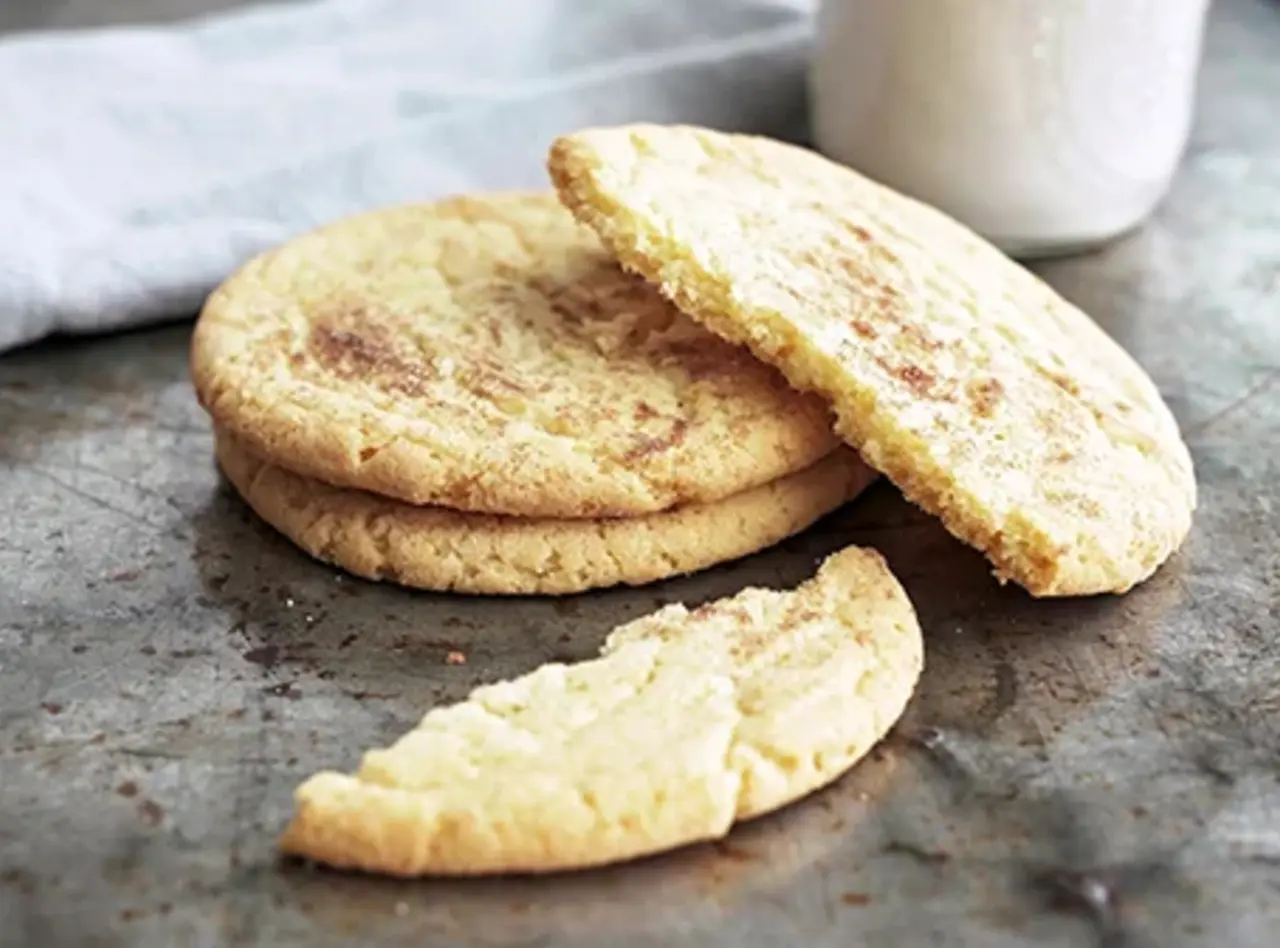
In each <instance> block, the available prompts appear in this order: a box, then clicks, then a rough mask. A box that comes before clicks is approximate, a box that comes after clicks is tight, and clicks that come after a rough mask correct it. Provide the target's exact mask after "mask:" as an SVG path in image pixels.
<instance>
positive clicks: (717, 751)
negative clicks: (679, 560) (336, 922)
mask: <svg viewBox="0 0 1280 948" xmlns="http://www.w3.org/2000/svg"><path fill="white" fill-rule="evenodd" d="M922 663H923V658H922V643H921V635H920V628H919V625H918V622H917V619H916V616H915V613H914V610H913V609H912V607H911V604H910V602H909V601H908V599H907V597H906V594H905V593H904V592H903V590H902V588H901V586H900V585H899V584H898V582H897V580H896V579H894V577H893V575H892V574H891V573H890V572H889V570H888V567H887V566H886V565H885V563H884V561H883V560H882V559H881V557H880V556H879V555H878V554H876V553H874V552H872V551H869V550H863V549H859V548H854V547H850V548H847V549H845V550H842V551H841V552H839V553H836V554H834V555H832V556H831V557H829V558H828V559H827V560H826V561H825V562H824V563H823V565H822V566H821V568H820V569H819V570H818V573H817V575H816V576H815V577H814V578H813V579H811V580H809V581H808V582H807V583H805V584H804V585H802V586H800V587H799V588H797V589H796V590H794V591H789V592H776V591H771V590H764V589H754V588H753V589H747V590H744V591H742V592H740V593H739V594H737V595H736V596H733V597H732V598H728V599H722V600H718V601H716V602H712V603H708V604H706V605H703V606H699V607H698V608H695V609H692V610H690V609H687V608H685V607H684V606H680V605H673V606H667V607H665V608H663V609H661V610H659V611H658V612H655V613H653V614H651V615H648V616H645V617H643V618H640V619H637V620H635V621H633V622H630V623H627V624H626V625H623V626H619V627H618V628H617V629H615V630H614V631H613V633H612V634H610V636H609V637H608V639H607V641H606V643H605V645H604V648H603V649H602V651H601V656H600V657H599V658H597V659H594V660H591V661H586V662H581V663H578V664H574V665H563V664H548V665H544V666H542V667H541V668H539V669H537V670H536V671H534V672H531V673H530V674H528V675H525V676H523V677H520V678H517V679H514V680H511V681H506V682H500V683H497V684H492V685H486V686H483V687H480V688H477V689H476V690H475V691H473V692H472V693H471V695H470V696H469V697H468V699H467V700H466V701H464V702H462V703H459V704H455V705H452V706H448V707H441V708H437V709H433V710H432V711H430V712H428V713H427V715H426V716H425V717H424V718H423V719H422V721H421V723H420V724H419V725H418V726H417V727H416V728H415V729H414V730H412V731H410V732H409V733H408V734H406V735H405V736H404V737H402V738H400V739H399V740H398V741H396V742H395V743H394V744H393V745H392V746H391V747H389V748H386V749H382V750H374V751H370V752H368V753H366V754H365V755H364V758H363V761H362V762H361V764H360V767H359V769H358V771H357V772H356V773H355V774H351V775H348V774H341V773H336V772H325V773H320V774H317V775H315V776H313V777H311V778H310V779H309V780H307V781H306V782H305V783H303V784H302V786H301V787H299V788H298V790H297V792H296V794H295V802H296V812H295V815H294V817H293V819H292V821H291V823H290V824H289V825H288V827H287V828H286V829H285V831H284V833H283V834H282V836H281V838H280V847H281V849H282V850H283V851H284V852H286V853H291V854H295V855H301V856H307V857H310V858H313V859H316V860H318V861H321V862H324V863H327V864H329V865H332V866H336V867H339V868H358V869H363V870H366V871H371V872H378V873H385V874H390V875H399V876H415V875H478V874H486V873H501V872H550V871H555V870H562V869H573V868H582V867H587V866H596V865H602V864H606V863H611V862H617V861H620V860H625V859H630V858H635V857H639V856H643V855H647V854H651V853H655V852H660V851H662V850H667V849H672V848H675V847H678V846H681V845H684V844H687V843H693V842H697V841H701V840H707V839H714V838H718V837H722V836H724V835H725V834H726V833H728V832H729V830H730V828H731V827H732V825H733V824H734V823H735V822H737V821H741V820H746V819H750V818H752V817H755V816H759V815H761V814H763V813H767V812H769V811H771V810H774V809H776V808H778V807H781V806H783V805H785V804H787V803H789V802H792V801H794V800H797V799H799V798H800V797H803V796H805V795H806V794H808V793H810V792H812V791H814V790H816V789H818V788H820V787H822V786H824V785H825V784H827V783H830V782H831V781H832V780H834V779H836V778H837V777H838V776H840V775H841V774H842V773H844V772H845V771H846V770H847V769H848V768H849V767H851V766H852V765H853V764H854V763H855V762H856V761H857V760H859V759H860V758H861V757H863V756H864V755H865V754H866V753H867V752H868V751H869V750H870V749H871V748H872V747H873V746H874V745H875V744H876V742H877V741H879V740H880V739H881V738H882V737H883V736H884V735H885V734H886V733H887V732H888V730H889V729H890V728H891V727H892V726H893V724H894V723H895V722H896V721H897V720H898V718H899V717H900V716H901V714H902V712H903V710H904V708H905V706H906V704H907V702H908V700H909V698H910V696H911V694H912V692H913V690H914V688H915V684H916V681H917V680H918V677H919V674H920V670H921V667H922Z"/></svg>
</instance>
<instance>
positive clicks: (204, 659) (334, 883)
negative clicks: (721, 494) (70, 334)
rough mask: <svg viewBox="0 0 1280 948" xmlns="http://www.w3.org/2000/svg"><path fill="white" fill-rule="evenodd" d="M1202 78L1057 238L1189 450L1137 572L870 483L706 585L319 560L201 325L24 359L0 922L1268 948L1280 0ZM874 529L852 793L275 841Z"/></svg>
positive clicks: (1278, 739) (1277, 558) (10, 376)
mask: <svg viewBox="0 0 1280 948" xmlns="http://www.w3.org/2000/svg"><path fill="white" fill-rule="evenodd" d="M189 5H190V4H189ZM214 5H215V4H213V3H206V4H205V6H209V7H212V6H214ZM19 6H21V5H19ZM67 6H69V5H67V4H62V5H58V4H52V5H48V8H49V9H51V10H57V9H60V8H65V7H67ZM70 6H74V5H70ZM81 6H83V7H84V8H85V9H86V10H88V9H90V7H92V9H93V10H95V11H100V10H101V9H102V8H104V7H108V6H110V4H106V3H101V2H99V3H95V4H81ZM115 6H116V8H117V9H118V10H119V11H121V12H125V11H126V8H128V7H130V6H133V7H136V8H139V9H141V8H144V7H147V6H148V5H147V4H129V3H126V2H117V3H116V4H115ZM150 6H151V7H156V6H157V5H156V4H151V5H150ZM31 9H32V10H35V9H36V6H34V5H33V6H32V7H31ZM6 10H10V8H9V7H6ZM64 12H65V11H64ZM144 12H145V11H144ZM58 15H61V14H58ZM95 15H96V14H95ZM35 22H38V19H37V18H36V15H35V14H32V18H31V20H30V22H29V23H27V24H26V25H32V24H34V23H35ZM9 25H11V26H13V25H18V21H17V19H16V18H14V19H11V22H10V24H9ZM1202 94H1203V105H1202V108H1201V114H1200V119H1199V122H1198V126H1197V130H1196V133H1195V141H1194V144H1193V146H1192V148H1191V151H1190V153H1189V155H1188V158H1187V163H1186V168H1185V170H1184V173H1183V174H1182V175H1181V177H1180V178H1179V180H1178V182H1177V185H1176V187H1175V190H1174V193H1173V195H1172V196H1171V198H1170V199H1169V201H1168V202H1167V204H1166V205H1165V207H1164V208H1163V209H1162V210H1161V212H1160V213H1159V215H1158V217H1157V219H1156V220H1154V221H1153V222H1152V223H1151V224H1150V225H1149V226H1148V227H1146V228H1145V229H1143V230H1142V231H1141V232H1139V233H1137V234H1135V235H1133V236H1131V237H1130V238H1128V239H1126V240H1124V241H1122V242H1120V243H1118V244H1116V245H1114V246H1112V247H1110V248H1108V249H1107V250H1106V251H1105V252H1102V253H1099V254H1095V255H1092V256H1088V257H1081V258H1076V259H1072V260H1064V261H1059V262H1055V263H1050V264H1045V265H1044V266H1043V267H1042V268H1041V269H1042V272H1043V273H1044V274H1045V275H1046V276H1047V277H1048V278H1049V279H1050V280H1051V281H1052V282H1053V283H1054V284H1055V285H1057V286H1058V287H1060V288H1061V289H1062V290H1063V291H1064V292H1065V293H1066V294H1067V295H1068V296H1070V297H1072V298H1073V299H1075V300H1077V301H1078V302H1080V303H1082V304H1083V305H1084V306H1085V307H1086V308H1088V309H1089V310H1090V311H1092V312H1093V313H1094V314H1096V316H1097V317H1098V319H1099V320H1100V321H1101V322H1102V323H1103V324H1104V325H1105V326H1106V327H1107V328H1108V329H1109V330H1110V331H1111V332H1112V333H1114V334H1115V335H1116V336H1117V337H1118V338H1119V339H1120V340H1121V341H1122V342H1123V343H1124V344H1125V345H1126V346H1127V347H1128V348H1129V349H1130V350H1131V351H1133V352H1134V353H1135V354H1136V355H1137V356H1138V358H1139V359H1140V360H1141V361H1142V362H1143V363H1144V364H1145V365H1146V366H1147V367H1148V369H1149V370H1150V371H1151V373H1152V374H1153V376H1154V377H1155V379H1156V381H1157V382H1158V383H1159V385H1160V387H1161V389H1162V391H1163V392H1164V393H1165V395H1166V397H1167V398H1168V399H1169V402H1170V404H1171V405H1172V407H1173V408H1174V410H1175V411H1176V413H1177V415H1178V417H1179V419H1180V421H1181V422H1182V424H1183V425H1184V427H1185V430H1186V432H1187V435H1188V438H1189V440H1190V442H1191V444H1192V446H1193V450H1194V456H1195V461H1196V464H1197V469H1198V475H1199V479H1200V483H1201V497H1202V507H1201V511H1200V513H1199V516H1198V519H1197V522H1196V526H1195V529H1194V532H1193V535H1192V537H1191V538H1190V540H1189V542H1188V544H1187V546H1186V548H1185V550H1184V551H1183V552H1182V553H1181V554H1180V555H1179V556H1178V557H1177V558H1176V559H1175V560H1174V561H1172V562H1171V563H1170V564H1169V565H1168V566H1167V567H1166V568H1165V569H1164V570H1163V571H1162V572H1161V573H1160V574H1159V575H1158V576H1157V577H1156V578H1155V579H1154V580H1152V581H1151V582H1150V583H1149V584H1147V585H1145V586H1143V587H1141V588H1140V589H1138V590H1137V591H1135V592H1134V593H1132V594H1131V595H1129V596H1127V597H1124V598H1119V599H1113V598H1107V599H1098V600H1090V601H1072V602H1033V601H1031V600H1029V599H1028V598H1027V597H1026V596H1024V595H1022V594H1020V593H1019V592H1017V591H1016V590H1013V589H1000V588H998V587H997V586H996V584H995V583H994V582H993V581H992V580H991V579H989V578H988V575H987V571H986V569H985V567H984V565H983V563H982V561H981V560H980V559H979V558H978V557H977V556H976V555H974V554H972V553H970V552H967V551H966V550H964V549H962V548H961V547H960V546H959V545H958V544H957V543H955V542H954V541H952V540H951V539H949V538H948V537H947V536H946V535H945V534H944V533H943V531H942V530H941V529H939V528H938V527H937V526H935V525H934V524H932V523H931V522H929V521H928V520H927V519H926V518H924V517H923V516H921V515H920V514H918V513H916V512H914V511H913V510H912V509H911V508H909V507H908V506H907V505H905V504H904V503H903V502H902V501H901V499H900V498H898V497H897V496H896V494H895V493H894V492H893V491H892V490H891V489H889V488H888V487H886V486H883V485H882V486H880V487H878V488H877V489H875V490H874V491H873V492H872V494H870V495H869V496H867V497H866V498H865V499H863V500H860V501H859V502H857V503H855V504H854V505H852V506H851V507H850V508H848V509H847V510H846V511H844V512H843V513H841V514H839V515H837V516H835V517H833V518H831V519H829V520H828V521H826V522H825V523H824V524H822V525H820V526H819V527H818V528H816V529H814V530H813V531H811V532H810V533H808V534H807V535H805V536H803V537H801V538H798V539H797V540H795V541H793V542H790V543H787V544H784V545H783V546H782V547H781V548H779V549H777V550H774V551H772V552H769V553H766V554H764V555H761V556H757V557H753V558H751V559H749V560H747V561H745V562H742V563H740V564H737V565H734V566H731V567H727V568H723V569H719V570H715V571H712V572H710V573H706V574H703V575H701V576H698V577H694V578H691V579H687V580H683V581H679V582H672V583H666V584H662V585H659V586H654V587H651V588H648V589H644V590H638V591H629V592H610V593H605V594H599V595H589V596H584V597H578V598H572V599H566V600H563V601H556V602H552V601H535V600H520V601H509V602H488V601H483V600H475V599H463V598H444V597H435V596H427V595H418V594H412V593H408V592H405V591H400V590H396V589H392V588H388V587H380V586H375V585H372V584H368V583H363V582H357V581H355V580H351V579H346V578H344V577H342V576H340V575H338V574H337V573H335V572H334V571H333V570H330V569H327V568H325V567H322V566H320V565H318V564H316V563H314V562H311V561H310V560H308V559H306V558H304V557H303V556H302V555H300V554H298V553H296V552H295V551H294V550H293V549H292V548H290V546H289V545H288V544H287V543H286V542H284V541H283V540H281V539H279V538H278V537H276V536H275V535H274V534H272V533H271V532H270V531H269V530H268V529H266V528H264V527H262V526H260V525H259V524H258V523H256V522H255V521H254V520H253V519H252V518H251V517H250V516H248V515H247V514H246V511H245V508H244V507H243V506H242V505H241V504H240V503H238V502H237V501H236V500H235V499H234V498H233V497H232V496H231V495H230V494H229V492H228V490H227V488H226V487H224V486H222V485H220V484H219V482H218V479H217V477H216V476H215V473H214V470H213V467H212V464H211V462H210V447H211V441H210V436H209V430H208V427H207V424H206V421H205V419H204V417H203V416H202V414H201V413H200V412H199V410H198V409H197V407H196V405H195V403H194V400H193V398H192V394H191V390H190V388H189V386H188V384H187V381H186V365H185V354H186V353H185V344H186V333H187V328H188V327H186V326H181V325H180V326H171V327H169V328H166V329H161V330H156V331H148V332H145V333H136V334H131V335H125V336H119V337H115V338H111V339H104V340H97V341H83V342H78V343H74V344H58V345H48V346H42V347H38V348H35V349H31V350H28V351H25V352H21V353H17V354H13V355H10V356H8V357H5V358H0V525H3V526H2V529H0V945H5V946H8V945H41V946H54V945H67V946H95V945H96V946H115V945H146V946H152V945H155V946H161V945H229V944H243V945H248V944H264V945H292V944H306V945H320V946H324V945H339V944H363V945H368V946H375V948H376V946H381V945H393V944H402V943H408V942H412V943H415V944H422V945H431V946H433V948H437V946H438V948H444V946H453V945H458V946H461V945H476V946H516V945H529V946H531V945H557V946H560V945H563V946H586V945H598V944H606V943H612V944H617V945H624V946H642V945H664V944H691V945H692V944H699V945H744V946H752V945H760V946H764V945H800V944H804V945H815V946H828V945H829V946H845V945H852V944H860V945H868V946H879V945H885V946H890V945H892V946H900V945H912V946H914V945H926V944H928V945H995V946H1004V945H1009V946H1012V945H1021V944H1043V945H1053V946H1067V945H1107V946H1129V945H1133V946H1152V948H1155V946H1180V945H1213V946H1227V945H1240V946H1253V945H1258V946H1262V945H1272V944H1275V938H1276V935H1275V933H1276V931H1277V930H1280V750H1278V749H1280V648H1277V645H1276V640H1277V637H1280V121H1277V118H1276V116H1277V108H1278V106H1277V105H1276V103H1277V102H1280V11H1278V10H1277V9H1276V7H1275V6H1274V5H1268V4H1266V3H1262V2H1260V0H1219V3H1218V5H1217V9H1216V11H1215V14H1214V18H1213V23H1212V29H1211V33H1210V39H1209V46H1208V59H1207V64H1206V67H1205V72H1204V75H1203V79H1202ZM850 542H856V543H865V544H870V545H874V546H876V547H879V548H880V549H881V550H883V551H884V552H885V553H886V555H887V556H888V557H889V558H890V560H891V561H892V564H893V566H894V568H895V569H896V571H897V572H898V574H899V576H901V577H902V579H903V581H904V583H905V585H906V586H907V587H908V589H909V592H910V593H911V595H912V596H913V598H914V600H915V602H916V604H917V606H918V609H919V612H920V615H921V618H922V621H923V624H924V627H925V629H926V631H927V636H928V649H929V652H928V668H927V670H926V673H925V675H924V678H923V680H922V683H921V686H920V690H919V693H918V695H917V696H916V698H915V699H914V701H913V702H912V705H911V708H910V711H909V713H908V715H907V717H906V719H905V720H904V721H903V723H902V725H901V726H900V728H899V729H898V731H897V733H896V734H895V735H894V736H893V737H892V738H891V739H890V740H888V741H887V742H886V743H885V745H884V746H883V747H882V748H881V750H880V751H879V752H878V753H877V754H876V755H875V756H874V757H873V758H872V759H870V760H868V761H866V762H865V763H864V764H863V765H861V766H859V767H858V768H856V770H855V771H854V772H853V773H852V774H850V775H849V776H848V777H847V778H845V779H843V780H841V781H840V782H838V783H837V784H835V785H834V786H833V787H831V788H830V789H828V790H826V791H824V792H822V793H819V794H817V795H816V796H814V797H812V798H810V799H809V800H807V801H805V802H803V803H801V804H799V805H796V806H794V807H792V808H790V809H788V810H786V811H784V812H782V813H779V814H777V815H775V816H772V817H769V818H765V819H762V820H760V821H758V822H756V823H753V824H750V825H748V826H745V827H741V828H739V829H738V830H737V831H735V832H734V833H733V834H732V836H731V837H730V838H729V839H728V840H727V841H726V842H725V843H723V844H720V845H707V846H698V847H693V848H690V849H687V850H684V851H681V852H678V853H674V854H671V855H667V856H662V857H658V858H654V859H650V860H646V861H644V862H642V863H637V864H633V865H626V866H620V867H617V868H614V869H610V870H607V871H602V872H591V873H583V874H577V875H571V876H565V877H559V878H549V879H542V880H536V881H533V880H502V881H477V882H467V883H461V882H448V883H438V882H422V883H414V884H407V883H393V882H386V881H380V880H374V879H368V878H359V877H352V876H344V875H339V874H334V873H329V872H322V871H315V870H309V869H306V868H304V867H299V866H294V865H282V864H279V863H277V861H276V860H275V858H274V856H273V853H272V848H271V844H272V837H273V835H274V834H275V832H276V831H277V830H278V829H279V827H280V826H281V825H282V823H283V821H284V819H285V818H286V816H287V814H288V811H289V806H290V793H291V791H292V789H293V787H294V786H295V785H296V783H297V782H298V781H299V780H300V779H301V778H303V777H304V776H306V775H307V774H308V773H310V772H312V771H313V770H315V769H317V768H325V767H339V768H348V767H350V766H352V765H353V764H354V763H355V761H356V758H357V754H358V752H359V751H360V750H361V749H362V748H365V747H368V746H373V745H377V744H379V743H381V742H385V741H388V740H391V739H393V738H394V737H396V736H397V735H398V734H399V733H401V732H402V731H403V730H404V729H405V728H406V727H407V726H409V725H410V723H411V722H413V721H414V720H416V719H417V717H418V716H419V715H420V714H421V713H422V711H423V710H424V709H425V708H426V707H428V706H429V705H431V704H432V703H434V702H439V701H443V700H447V699H455V698H459V697H461V696H462V695H463V694H464V693H465V692H466V690H467V689H468V688H470V687H472V686H473V685H475V684H477V683H479V682H481V681H485V680H491V679H493V678H495V677H497V676H502V675H510V674H514V673H518V672H521V671H524V670H527V669H530V668H532V667H534V666H535V665H536V664H538V663H539V662H542V661H544V660H546V659H548V658H549V657H552V656H555V657H559V658H565V657H584V656H587V655H589V654H591V653H592V652H593V651H594V649H595V648H596V646H597V645H598V643H599V642H600V640H601V638H602V636H603V634H604V633H605V632H606V631H607V629H608V628H609V627H610V626H611V625H613V624H614V623H616V622H618V621H619V620H622V619H625V618H628V617H631V616H635V615H637V614H639V613H642V612H645V611H648V610H650V609H651V608H653V607H654V606H656V605H659V604H662V603H665V602H669V601H672V600H676V599H682V600H690V601H697V600H702V599H705V598H708V597H712V596H718V595H723V594H726V593H730V592H732V591H734V590H736V589H738V588H739V587H741V586H743V585H745V584H748V583H767V584H791V583H794V582H796V581H798V580H800V579H802V578H803V577H805V576H806V575H808V574H809V572H810V571H811V569H812V567H813V564H814V562H815V559H816V558H817V557H819V556H820V555H821V554H823V553H824V552H826V551H828V550H831V549H834V548H836V547H838V546H840V545H843V544H846V543H850ZM451 651H460V652H462V653H464V654H465V655H466V656H467V662H466V664H464V665H457V664H452V663H450V662H449V661H447V660H446V656H447V655H448V653H449V652H451Z"/></svg>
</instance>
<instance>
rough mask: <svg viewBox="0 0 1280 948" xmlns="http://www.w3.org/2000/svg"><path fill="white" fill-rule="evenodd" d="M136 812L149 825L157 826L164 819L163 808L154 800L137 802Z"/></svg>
mask: <svg viewBox="0 0 1280 948" xmlns="http://www.w3.org/2000/svg"><path fill="white" fill-rule="evenodd" d="M138 814H139V815H140V816H141V817H142V820H143V822H144V823H146V824H147V825H149V826H159V825H160V823H161V822H162V821H163V820H164V809H163V808H162V807H161V806H160V804H159V803H156V801H155V800H143V801H142V802H141V803H139V804H138Z"/></svg>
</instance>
